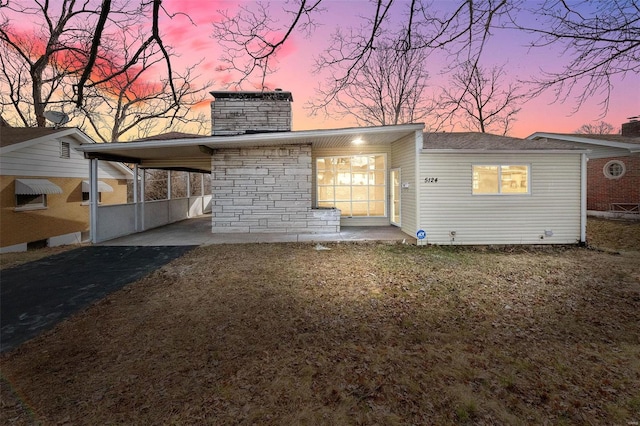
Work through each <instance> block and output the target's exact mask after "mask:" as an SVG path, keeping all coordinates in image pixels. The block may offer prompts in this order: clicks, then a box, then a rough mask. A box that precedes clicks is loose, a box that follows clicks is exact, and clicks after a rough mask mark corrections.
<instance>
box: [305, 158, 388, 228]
mask: <svg viewBox="0 0 640 426" xmlns="http://www.w3.org/2000/svg"><path fill="white" fill-rule="evenodd" d="M316 183H317V188H316V189H317V199H318V207H335V208H337V209H340V211H341V214H342V216H351V217H355V216H358V217H385V216H386V214H387V207H386V206H387V202H386V200H387V170H386V157H385V155H384V154H371V155H354V156H348V157H321V158H318V159H316Z"/></svg>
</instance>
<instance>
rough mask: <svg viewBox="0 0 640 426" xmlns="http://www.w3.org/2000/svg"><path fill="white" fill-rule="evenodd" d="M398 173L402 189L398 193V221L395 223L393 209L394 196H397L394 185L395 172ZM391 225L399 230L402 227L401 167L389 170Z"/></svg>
mask: <svg viewBox="0 0 640 426" xmlns="http://www.w3.org/2000/svg"><path fill="white" fill-rule="evenodd" d="M395 171H397V172H398V181H399V182H400V188H399V190H398V193H397V197H398V221H397V222H394V221H393V209H394V199H393V198H394V197H393V196H394V195H396V191H395V189H394V184H393V172H395ZM389 195H390V197H389V223H391V224H392V225H394V226H397V227H399V228H401V227H402V168H401V167H393V168H391V169H389Z"/></svg>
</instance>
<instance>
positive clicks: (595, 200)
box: [527, 121, 640, 218]
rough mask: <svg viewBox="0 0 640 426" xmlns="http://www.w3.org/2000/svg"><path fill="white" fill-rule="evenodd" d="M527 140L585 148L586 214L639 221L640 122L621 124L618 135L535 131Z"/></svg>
mask: <svg viewBox="0 0 640 426" xmlns="http://www.w3.org/2000/svg"><path fill="white" fill-rule="evenodd" d="M527 139H530V140H535V141H541V140H546V141H548V142H552V143H555V142H557V143H561V144H565V145H566V144H567V143H569V144H571V146H574V147H576V148H582V149H588V150H589V153H588V154H587V157H588V160H589V161H588V163H587V211H588V214H590V215H594V216H609V217H611V216H614V217H628V218H634V217H635V218H640V122H638V121H631V122H629V123H625V124H623V125H622V134H621V135H583V134H562V133H549V132H537V133H534V134H532V135H531V136H529V137H528V138H527Z"/></svg>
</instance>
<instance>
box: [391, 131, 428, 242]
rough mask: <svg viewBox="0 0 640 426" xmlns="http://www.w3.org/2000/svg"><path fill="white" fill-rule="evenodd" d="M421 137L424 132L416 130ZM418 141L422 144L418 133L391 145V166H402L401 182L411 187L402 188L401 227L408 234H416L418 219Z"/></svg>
mask: <svg viewBox="0 0 640 426" xmlns="http://www.w3.org/2000/svg"><path fill="white" fill-rule="evenodd" d="M416 133H417V134H418V135H419V136H420V139H422V133H421V132H416ZM416 143H418V144H419V145H418V146H421V145H422V142H421V140H420V141H416V135H410V136H407V137H406V138H403V139H400V140H398V141H396V142H394V143H393V144H392V145H391V168H400V179H401V182H403V183H404V182H406V183H408V184H409V188H403V189H401V190H400V225H401V226H400V228H401V229H402V231H403V232H405V233H406V234H409V235H411V236H415V235H416V231H417V229H418V227H417V220H416V212H417V208H416V207H417V198H416V196H417V191H418V188H417V187H416V155H417V153H416Z"/></svg>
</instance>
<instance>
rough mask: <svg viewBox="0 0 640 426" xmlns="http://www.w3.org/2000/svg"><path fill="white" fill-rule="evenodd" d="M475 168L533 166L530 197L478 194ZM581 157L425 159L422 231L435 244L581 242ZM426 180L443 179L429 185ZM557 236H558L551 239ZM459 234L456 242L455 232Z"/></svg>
mask: <svg viewBox="0 0 640 426" xmlns="http://www.w3.org/2000/svg"><path fill="white" fill-rule="evenodd" d="M473 164H529V165H530V166H531V167H530V174H531V176H530V194H528V195H482V196H479V195H472V194H471V190H472V170H471V168H472V165H473ZM580 174H581V156H580V154H464V153H460V154H448V153H447V154H444V153H428V152H424V153H422V154H421V155H420V176H419V179H420V194H419V195H420V203H421V205H420V224H419V225H420V227H421V228H422V229H424V230H425V231H426V232H427V238H426V240H425V242H426V243H430V244H573V243H577V242H579V241H580ZM425 178H438V181H437V183H425V182H424V179H425ZM545 230H546V231H552V232H553V236H551V237H549V236H546V237H544V238H541V237H543V236H544V235H545ZM451 231H455V237H454V239H453V240H452V239H451V237H450V232H451Z"/></svg>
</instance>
